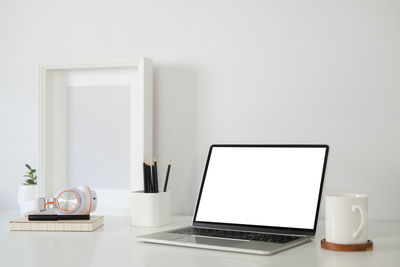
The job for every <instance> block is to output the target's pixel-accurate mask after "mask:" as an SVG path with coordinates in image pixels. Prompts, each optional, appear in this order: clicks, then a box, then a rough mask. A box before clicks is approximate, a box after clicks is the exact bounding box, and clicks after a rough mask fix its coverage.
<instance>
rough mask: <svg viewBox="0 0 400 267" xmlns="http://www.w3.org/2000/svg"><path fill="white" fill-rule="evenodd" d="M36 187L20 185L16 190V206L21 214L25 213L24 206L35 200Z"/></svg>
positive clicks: (36, 195) (36, 194)
mask: <svg viewBox="0 0 400 267" xmlns="http://www.w3.org/2000/svg"><path fill="white" fill-rule="evenodd" d="M37 197H38V186H37V185H20V186H19V188H18V205H19V207H20V212H21V214H25V213H26V208H25V207H26V205H27V203H28V202H30V201H32V200H35V199H37Z"/></svg>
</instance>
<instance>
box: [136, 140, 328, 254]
mask: <svg viewBox="0 0 400 267" xmlns="http://www.w3.org/2000/svg"><path fill="white" fill-rule="evenodd" d="M328 150H329V147H328V146H327V145H212V146H211V147H210V150H209V153H208V158H207V163H206V166H205V170H204V175H203V180H202V182H201V186H200V191H199V196H198V200H197V204H196V208H195V210H194V216H193V222H192V226H191V227H183V228H178V229H173V230H169V231H164V232H158V233H153V234H149V235H144V236H139V237H136V239H137V240H140V241H144V242H150V243H158V244H167V245H176V246H185V247H196V248H203V249H213V250H223V251H232V252H243V253H251V254H259V255H270V254H273V253H276V252H279V251H282V250H285V249H288V248H291V247H294V246H297V245H300V244H303V243H305V242H308V241H310V240H312V239H313V238H314V235H315V232H316V228H317V221H318V212H319V206H320V201H321V194H322V186H323V181H324V175H325V169H326V162H327V157H328Z"/></svg>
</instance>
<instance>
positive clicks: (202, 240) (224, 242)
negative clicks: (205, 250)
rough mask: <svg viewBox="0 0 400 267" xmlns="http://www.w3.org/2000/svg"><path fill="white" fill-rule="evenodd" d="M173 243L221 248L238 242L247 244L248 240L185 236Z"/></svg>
mask: <svg viewBox="0 0 400 267" xmlns="http://www.w3.org/2000/svg"><path fill="white" fill-rule="evenodd" d="M175 241H179V242H182V243H192V244H202V245H212V246H223V247H226V246H232V245H234V244H237V243H238V242H239V243H241V242H248V240H231V239H222V238H210V237H201V236H185V237H182V238H178V239H175Z"/></svg>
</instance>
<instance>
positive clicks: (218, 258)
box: [0, 211, 400, 267]
mask: <svg viewBox="0 0 400 267" xmlns="http://www.w3.org/2000/svg"><path fill="white" fill-rule="evenodd" d="M15 216H17V212H15V211H7V212H0V266H24V267H25V266H41V267H46V266H51V267H59V266H94V267H101V266H111V267H116V266H174V267H179V266H185V267H186V266H218V267H223V266H246V267H252V266H307V267H312V266H339V267H346V266H351V267H356V266H362V267H367V266H375V267H376V266H400V222H370V225H369V229H370V231H369V232H370V238H371V239H372V240H373V241H374V250H373V251H369V252H334V251H327V250H323V249H321V248H320V239H321V237H322V236H323V234H322V231H321V229H323V228H324V227H323V223H320V224H319V226H320V227H319V230H318V234H317V237H316V239H315V240H314V241H313V242H309V243H307V244H303V245H300V246H298V247H295V248H291V249H289V250H286V251H283V252H280V253H278V254H275V255H272V256H256V255H247V254H240V253H231V252H220V251H212V250H204V249H195V248H185V247H175V246H167V245H156V244H146V243H140V242H137V241H135V240H133V236H135V235H140V234H147V233H151V232H155V231H159V230H165V229H170V228H176V227H181V226H186V225H189V224H190V219H191V218H190V217H188V216H176V217H173V221H172V223H171V224H170V225H168V226H166V227H162V228H135V227H131V226H130V225H129V218H128V217H106V218H105V223H104V226H103V227H102V228H100V229H98V230H97V231H96V232H92V233H76V232H63V233H62V232H9V231H8V221H9V220H10V219H12V218H15Z"/></svg>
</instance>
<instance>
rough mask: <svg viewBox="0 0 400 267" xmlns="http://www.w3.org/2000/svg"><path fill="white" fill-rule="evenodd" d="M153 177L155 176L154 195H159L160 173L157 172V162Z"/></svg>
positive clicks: (155, 162)
mask: <svg viewBox="0 0 400 267" xmlns="http://www.w3.org/2000/svg"><path fill="white" fill-rule="evenodd" d="M153 174H154V175H153V176H154V193H158V172H157V160H156V159H155V160H154V166H153Z"/></svg>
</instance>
